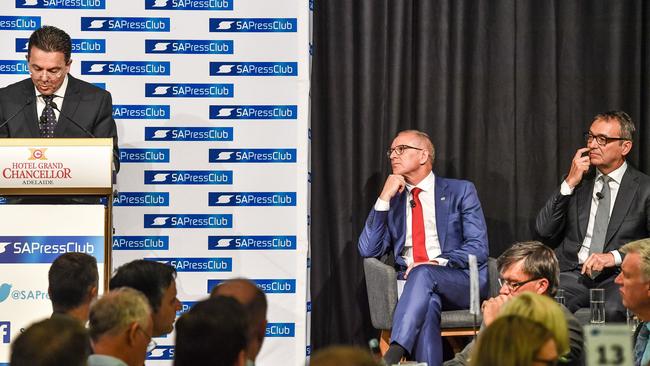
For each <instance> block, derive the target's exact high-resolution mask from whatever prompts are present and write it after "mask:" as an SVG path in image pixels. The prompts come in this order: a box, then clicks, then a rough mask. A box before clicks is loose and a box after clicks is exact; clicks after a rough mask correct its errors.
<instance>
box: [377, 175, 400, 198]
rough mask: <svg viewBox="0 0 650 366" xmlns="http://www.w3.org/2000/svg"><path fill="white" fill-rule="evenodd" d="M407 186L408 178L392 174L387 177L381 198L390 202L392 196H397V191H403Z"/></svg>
mask: <svg viewBox="0 0 650 366" xmlns="http://www.w3.org/2000/svg"><path fill="white" fill-rule="evenodd" d="M404 188H406V180H404V177H403V176H401V175H396V174H391V175H389V176H388V178H386V183H384V189H382V191H381V194H380V195H379V198H381V199H382V200H384V201H386V202H388V201H390V199H391V198H393V197H395V195H396V194H397V193H402V191H403V190H404Z"/></svg>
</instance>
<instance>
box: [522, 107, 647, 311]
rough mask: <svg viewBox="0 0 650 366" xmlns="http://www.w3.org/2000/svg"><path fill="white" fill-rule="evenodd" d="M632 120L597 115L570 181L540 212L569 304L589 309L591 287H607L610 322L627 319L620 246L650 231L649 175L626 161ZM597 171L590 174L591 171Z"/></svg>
mask: <svg viewBox="0 0 650 366" xmlns="http://www.w3.org/2000/svg"><path fill="white" fill-rule="evenodd" d="M634 130H635V128H634V123H632V119H631V118H630V116H628V115H627V113H625V112H622V111H610V112H605V113H602V114H599V115H597V116H596V117H595V118H594V120H593V122H592V124H591V127H590V128H589V132H587V133H586V134H585V139H586V143H587V147H583V148H580V149H578V151H576V154H575V155H574V157H573V161H572V163H571V168H570V170H569V174H568V175H567V177H566V179H565V180H564V181H563V182H562V185H561V186H560V188H559V189H558V190H556V191H555V192H554V193H553V196H551V198H550V199H549V200H548V202H546V205H545V206H544V207H543V208H542V210H541V211H540V212H539V214H538V215H537V220H536V225H535V227H536V231H537V233H538V234H539V235H540V236H541V237H542V238H544V239H551V241H552V242H555V243H559V244H558V245H557V247H556V248H555V253H556V254H557V257H558V260H559V262H560V270H561V273H560V286H561V287H562V288H564V289H565V292H566V299H567V306H568V307H569V309H570V310H572V311H576V310H577V309H578V308H580V307H586V306H589V289H591V288H603V289H604V290H605V318H606V320H607V321H623V320H625V317H626V314H625V308H624V307H623V304H622V303H621V296H620V294H619V291H618V286H616V284H615V283H614V278H615V277H616V275H617V274H618V272H619V271H620V265H621V262H622V256H621V253H620V252H619V250H618V249H619V248H620V247H621V246H623V245H624V244H626V243H627V242H630V241H632V240H636V239H640V238H645V237H648V236H649V235H648V234H649V233H650V177H648V176H647V175H645V174H643V173H641V172H639V171H638V170H636V169H634V168H633V167H632V166H631V165H629V164H627V163H626V161H625V158H626V156H627V154H628V153H629V152H630V150H631V149H632V134H633V133H634ZM592 166H593V167H595V168H596V169H591V170H590V167H592Z"/></svg>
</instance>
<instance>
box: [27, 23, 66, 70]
mask: <svg viewBox="0 0 650 366" xmlns="http://www.w3.org/2000/svg"><path fill="white" fill-rule="evenodd" d="M32 47H36V48H38V49H39V50H43V51H45V52H62V53H63V57H64V59H65V63H66V64H67V63H68V62H70V54H71V53H72V40H71V39H70V36H69V35H68V33H66V32H64V31H63V30H61V29H59V28H57V27H53V26H50V25H44V26H43V27H41V28H39V29H37V30H35V31H34V33H32V35H31V36H29V47H28V48H27V58H29V56H31V52H32Z"/></svg>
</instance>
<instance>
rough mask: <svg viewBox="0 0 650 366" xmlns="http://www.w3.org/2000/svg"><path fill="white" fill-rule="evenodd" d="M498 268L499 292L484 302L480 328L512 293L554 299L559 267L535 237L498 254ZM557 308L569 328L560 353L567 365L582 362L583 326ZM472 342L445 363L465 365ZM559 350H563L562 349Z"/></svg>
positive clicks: (546, 248)
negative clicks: (534, 239)
mask: <svg viewBox="0 0 650 366" xmlns="http://www.w3.org/2000/svg"><path fill="white" fill-rule="evenodd" d="M497 268H498V270H499V274H500V279H499V282H500V283H501V289H500V290H499V296H496V297H494V298H491V299H488V300H486V301H485V302H484V303H483V306H482V310H483V323H484V325H482V326H481V329H483V328H484V326H485V325H489V324H490V323H491V322H492V321H493V320H494V319H495V317H496V316H497V314H499V312H500V311H501V308H502V306H503V305H504V304H505V303H506V302H507V301H508V300H510V299H511V298H513V297H518V296H519V295H522V294H525V293H535V294H540V295H546V296H547V297H548V301H550V302H553V300H551V297H552V296H554V294H555V292H556V291H557V288H558V278H559V273H560V269H559V266H558V261H557V258H556V257H555V254H554V253H553V250H552V249H550V248H548V247H547V246H545V245H544V244H542V243H540V242H537V241H527V242H520V243H515V244H514V245H513V246H511V247H510V248H508V249H507V250H506V251H505V252H503V254H501V255H500V256H499V258H498V259H497ZM558 311H559V312H560V313H561V314H563V316H561V317H559V316H558V319H562V320H563V321H565V319H566V322H567V325H568V328H569V336H568V337H569V345H570V347H569V348H570V350H569V353H568V354H564V355H563V362H564V364H567V365H582V364H583V362H584V356H583V335H582V326H581V325H580V322H579V321H578V319H576V317H575V316H574V315H573V313H571V311H569V310H568V309H567V308H566V307H564V306H560V307H559V310H558ZM549 314H551V313H548V314H545V313H540V316H536V317H534V319H535V320H538V321H541V319H542V318H545V317H547V316H549ZM521 315H524V314H521ZM567 325H565V327H566V326H567ZM474 344H475V343H474V342H473V341H472V342H470V343H469V344H468V345H467V346H466V347H465V349H463V350H462V351H461V352H459V353H457V354H456V355H455V357H454V358H453V359H452V360H449V361H446V362H445V363H444V365H445V366H458V365H468V364H469V359H468V358H469V356H470V354H471V351H472V348H473V347H474ZM562 351H563V352H564V349H562Z"/></svg>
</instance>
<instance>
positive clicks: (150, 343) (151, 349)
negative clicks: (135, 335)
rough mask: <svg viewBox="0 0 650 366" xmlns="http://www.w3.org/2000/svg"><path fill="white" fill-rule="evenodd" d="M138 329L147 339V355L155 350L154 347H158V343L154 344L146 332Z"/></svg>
mask: <svg viewBox="0 0 650 366" xmlns="http://www.w3.org/2000/svg"><path fill="white" fill-rule="evenodd" d="M138 329H139V330H140V331H141V332H142V334H144V335H145V336H147V337H148V338H149V344H148V345H147V353H149V352H151V351H153V350H154V349H156V347H158V343H156V341H154V340H153V337H152V336H151V335H150V334H148V333H147V332H145V331H144V329H142V328H141V327H140V326H138Z"/></svg>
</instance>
